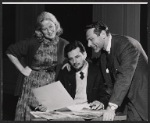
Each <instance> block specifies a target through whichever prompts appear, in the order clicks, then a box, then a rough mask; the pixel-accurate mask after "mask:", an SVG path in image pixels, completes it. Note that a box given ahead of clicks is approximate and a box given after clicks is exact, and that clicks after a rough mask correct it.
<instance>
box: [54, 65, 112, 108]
mask: <svg viewBox="0 0 150 123" xmlns="http://www.w3.org/2000/svg"><path fill="white" fill-rule="evenodd" d="M57 80H60V81H61V83H62V84H63V86H64V87H65V88H66V90H67V91H68V93H69V94H70V95H71V97H72V98H73V99H74V98H75V93H76V73H75V70H74V69H73V68H72V69H71V71H68V70H67V68H66V67H65V69H63V70H61V71H60V72H59V74H58V78H57ZM86 89H87V90H86V91H87V100H88V103H90V102H92V101H94V100H98V101H100V102H102V103H103V104H104V106H105V107H106V106H107V105H108V101H109V98H110V96H109V95H108V94H107V93H106V91H105V87H104V82H103V80H102V77H101V74H100V71H99V68H98V67H97V66H95V65H93V64H92V63H89V68H88V77H87V88H86Z"/></svg>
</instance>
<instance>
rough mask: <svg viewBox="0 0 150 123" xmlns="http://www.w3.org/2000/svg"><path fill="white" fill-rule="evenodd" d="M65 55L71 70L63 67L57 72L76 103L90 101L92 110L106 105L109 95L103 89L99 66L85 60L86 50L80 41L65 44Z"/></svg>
mask: <svg viewBox="0 0 150 123" xmlns="http://www.w3.org/2000/svg"><path fill="white" fill-rule="evenodd" d="M64 54H65V57H66V58H67V59H68V61H69V64H70V67H71V70H70V71H68V69H67V68H66V67H65V68H64V69H62V70H61V71H60V72H59V74H58V79H57V80H60V81H61V83H62V84H63V85H64V87H65V88H66V90H67V91H68V93H69V94H70V95H71V97H72V98H73V99H74V101H75V103H76V104H83V103H90V107H91V108H92V109H93V110H99V109H104V108H105V107H107V104H108V101H109V98H110V96H109V95H108V94H107V92H106V91H105V87H104V83H103V80H102V77H101V76H100V75H101V74H100V71H99V68H97V66H96V65H93V64H92V63H89V62H87V61H86V57H87V54H86V51H85V48H84V46H83V45H82V43H81V42H79V41H75V42H71V43H70V44H68V45H66V47H65V49H64Z"/></svg>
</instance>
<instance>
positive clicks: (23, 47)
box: [6, 40, 29, 58]
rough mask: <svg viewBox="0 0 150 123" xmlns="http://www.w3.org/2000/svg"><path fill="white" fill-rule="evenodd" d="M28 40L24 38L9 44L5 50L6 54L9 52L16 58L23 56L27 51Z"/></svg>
mask: <svg viewBox="0 0 150 123" xmlns="http://www.w3.org/2000/svg"><path fill="white" fill-rule="evenodd" d="M28 42H29V41H27V40H24V41H20V42H17V43H15V44H12V45H10V46H9V47H8V48H7V50H6V54H11V55H13V56H15V57H16V58H21V57H23V56H25V55H26V54H27V51H28V44H29V43H28Z"/></svg>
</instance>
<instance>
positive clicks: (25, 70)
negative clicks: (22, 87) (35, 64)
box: [21, 66, 32, 76]
mask: <svg viewBox="0 0 150 123" xmlns="http://www.w3.org/2000/svg"><path fill="white" fill-rule="evenodd" d="M31 71H32V69H31V68H29V67H28V66H26V67H25V68H22V70H21V73H22V74H23V75H25V76H29V75H30V73H31Z"/></svg>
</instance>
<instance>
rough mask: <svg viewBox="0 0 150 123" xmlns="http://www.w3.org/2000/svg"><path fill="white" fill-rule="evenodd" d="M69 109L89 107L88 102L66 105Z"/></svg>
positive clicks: (76, 109) (75, 109) (77, 109)
mask: <svg viewBox="0 0 150 123" xmlns="http://www.w3.org/2000/svg"><path fill="white" fill-rule="evenodd" d="M67 108H68V109H70V110H71V111H81V110H82V109H83V108H86V109H90V104H88V103H82V104H75V105H71V106H68V107H67Z"/></svg>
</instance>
